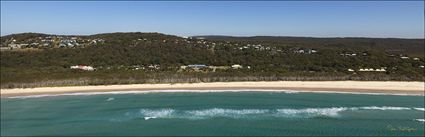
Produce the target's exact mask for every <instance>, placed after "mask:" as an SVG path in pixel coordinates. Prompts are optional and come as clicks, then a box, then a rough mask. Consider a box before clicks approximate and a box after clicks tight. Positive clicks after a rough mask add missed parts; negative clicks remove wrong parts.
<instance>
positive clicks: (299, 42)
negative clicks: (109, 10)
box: [0, 32, 425, 88]
mask: <svg viewBox="0 0 425 137" xmlns="http://www.w3.org/2000/svg"><path fill="white" fill-rule="evenodd" d="M1 48H2V51H1V60H0V61H1V88H22V87H24V88H25V87H40V86H69V85H105V84H137V83H180V82H189V83H191V82H218V81H276V80H382V81H388V80H390V81H391V80H396V81H424V80H425V78H424V65H425V62H424V52H425V51H424V39H382V38H307V37H267V36H261V37H227V36H197V37H187V38H186V37H178V36H172V35H165V34H160V33H138V32H137V33H107V34H96V35H89V36H60V35H49V34H38V33H23V34H13V35H8V36H3V37H1ZM193 64H198V66H200V67H199V68H198V67H195V68H194V67H190V65H193ZM74 65H86V66H90V67H93V68H95V69H94V71H84V70H77V69H70V66H74ZM233 66H237V67H233ZM378 70H379V71H378Z"/></svg>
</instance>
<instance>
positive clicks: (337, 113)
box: [125, 106, 417, 120]
mask: <svg viewBox="0 0 425 137" xmlns="http://www.w3.org/2000/svg"><path fill="white" fill-rule="evenodd" d="M406 110H407V111H411V110H417V108H407V107H395V106H364V107H325V108H278V109H229V108H210V109H194V110H180V109H172V108H161V109H147V108H144V109H140V111H138V112H127V113H126V114H125V115H126V116H128V117H129V118H130V119H133V118H142V119H145V120H149V119H161V118H182V119H208V118H218V117H223V118H236V119H238V118H267V117H286V118H315V117H330V118H338V117H341V116H343V115H342V114H343V113H342V112H346V111H406Z"/></svg>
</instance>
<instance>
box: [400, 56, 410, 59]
mask: <svg viewBox="0 0 425 137" xmlns="http://www.w3.org/2000/svg"><path fill="white" fill-rule="evenodd" d="M400 58H401V59H409V57H407V56H403V57H400Z"/></svg>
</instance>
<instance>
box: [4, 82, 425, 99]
mask: <svg viewBox="0 0 425 137" xmlns="http://www.w3.org/2000/svg"><path fill="white" fill-rule="evenodd" d="M424 88H425V87H424V82H401V81H400V82H399V81H267V82H266V81H259V82H213V83H179V84H130V85H107V86H72V87H41V88H16V89H1V97H10V96H21V95H40V94H61V93H80V92H110V91H140V92H152V91H153V90H155V92H161V90H167V92H170V91H172V90H175V92H181V90H196V92H211V90H249V89H252V90H260V89H263V90H267V91H279V90H295V91H299V92H332V91H334V92H348V93H386V94H407V95H424Z"/></svg>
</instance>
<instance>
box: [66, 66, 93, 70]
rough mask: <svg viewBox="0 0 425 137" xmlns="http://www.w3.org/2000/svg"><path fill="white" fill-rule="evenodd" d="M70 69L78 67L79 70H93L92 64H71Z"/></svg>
mask: <svg viewBox="0 0 425 137" xmlns="http://www.w3.org/2000/svg"><path fill="white" fill-rule="evenodd" d="M70 68H71V69H79V70H86V71H93V70H94V69H95V68H93V67H92V66H85V65H75V66H71V67H70Z"/></svg>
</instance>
